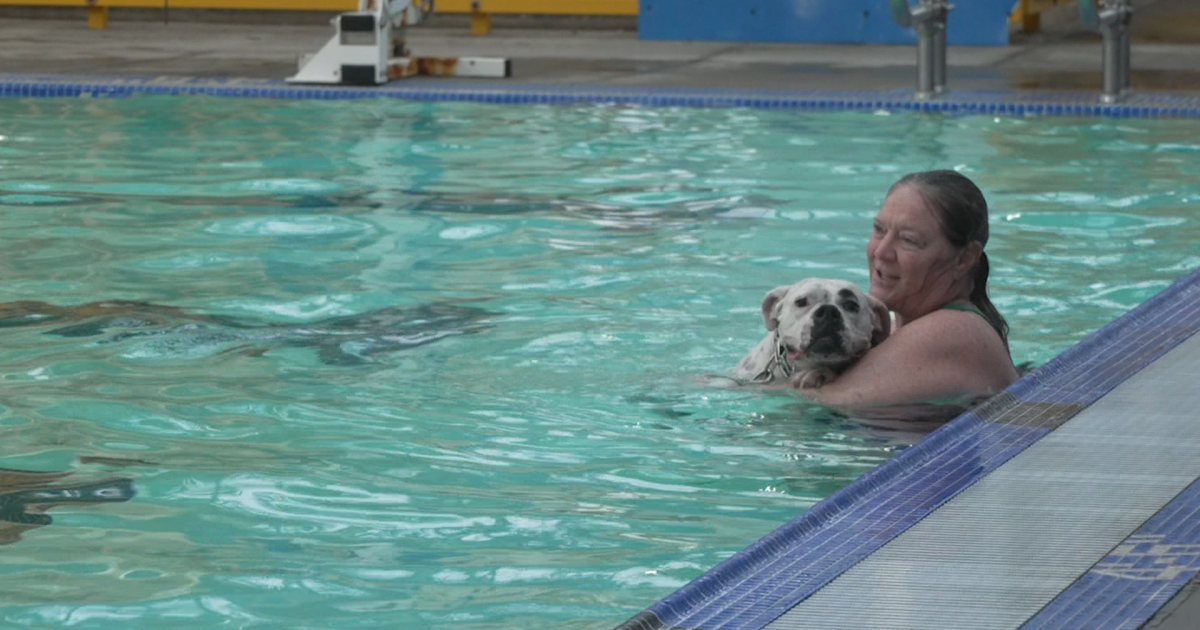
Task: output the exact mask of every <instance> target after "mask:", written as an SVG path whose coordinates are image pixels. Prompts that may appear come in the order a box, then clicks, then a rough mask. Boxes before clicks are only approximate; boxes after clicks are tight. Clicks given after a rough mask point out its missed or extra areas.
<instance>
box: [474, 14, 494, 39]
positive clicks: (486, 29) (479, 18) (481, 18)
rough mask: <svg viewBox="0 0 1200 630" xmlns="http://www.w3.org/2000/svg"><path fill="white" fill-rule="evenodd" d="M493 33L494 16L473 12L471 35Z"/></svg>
mask: <svg viewBox="0 0 1200 630" xmlns="http://www.w3.org/2000/svg"><path fill="white" fill-rule="evenodd" d="M491 32H492V15H491V14H490V13H477V12H474V11H472V12H471V34H472V35H487V34H488V33H491Z"/></svg>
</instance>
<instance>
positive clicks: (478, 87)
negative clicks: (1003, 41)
mask: <svg viewBox="0 0 1200 630" xmlns="http://www.w3.org/2000/svg"><path fill="white" fill-rule="evenodd" d="M136 94H196V95H208V96H223V97H240V98H272V99H318V100H348V99H362V98H397V99H405V100H415V101H462V102H476V103H503V104H574V105H580V104H630V105H647V106H653V107H748V108H757V109H795V110H814V111H836V110H855V109H858V110H862V109H868V110H881V109H882V110H900V111H920V112H937V113H947V114H979V115H1004V116H1100V117H1116V118H1164V117H1172V118H1198V117H1200V95H1183V94H1159V93H1145V94H1141V93H1138V94H1134V95H1133V96H1131V97H1130V98H1129V99H1127V100H1126V101H1124V102H1121V103H1101V102H1100V101H1099V95H1098V94H1095V93H1090V92H1048V91H1029V92H1016V91H996V90H958V91H951V92H949V93H948V94H946V95H944V96H942V97H940V98H938V99H935V100H917V99H915V98H914V97H913V92H912V91H911V90H887V91H802V90H733V89H703V88H692V89H685V88H654V87H610V86H583V85H550V84H528V83H516V82H509V81H503V82H496V81H488V80H474V81H464V80H455V79H426V78H416V79H405V80H402V81H396V82H393V83H389V84H386V85H382V86H378V87H343V86H336V85H331V86H311V85H293V84H289V83H287V82H285V81H282V80H277V79H202V78H189V77H143V76H110V77H73V76H66V75H32V74H0V97H22V98H81V97H83V98H87V97H90V98H121V97H128V96H132V95H136Z"/></svg>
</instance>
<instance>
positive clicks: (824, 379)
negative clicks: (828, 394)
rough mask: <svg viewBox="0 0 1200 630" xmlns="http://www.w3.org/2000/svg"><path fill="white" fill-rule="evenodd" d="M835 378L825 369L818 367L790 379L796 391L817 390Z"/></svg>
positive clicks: (834, 374) (829, 370)
mask: <svg viewBox="0 0 1200 630" xmlns="http://www.w3.org/2000/svg"><path fill="white" fill-rule="evenodd" d="M835 376H837V374H836V373H834V371H833V370H831V369H829V368H827V367H819V368H813V369H811V370H808V371H807V372H801V373H799V374H795V375H793V376H792V378H791V382H792V386H793V387H796V388H798V389H817V388H818V387H821V386H822V385H824V384H825V383H828V382H829V381H832V380H833V378H834V377H835Z"/></svg>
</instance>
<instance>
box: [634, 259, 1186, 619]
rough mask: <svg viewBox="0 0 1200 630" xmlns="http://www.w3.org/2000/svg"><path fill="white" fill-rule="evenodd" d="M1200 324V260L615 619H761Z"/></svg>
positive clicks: (1042, 433) (828, 577) (874, 546)
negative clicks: (970, 406)
mask: <svg viewBox="0 0 1200 630" xmlns="http://www.w3.org/2000/svg"><path fill="white" fill-rule="evenodd" d="M1197 331H1200V270H1196V271H1194V272H1192V273H1191V274H1188V275H1186V276H1184V277H1182V278H1180V279H1179V280H1177V281H1175V282H1174V283H1173V284H1172V285H1171V286H1170V287H1168V288H1166V289H1164V290H1163V291H1162V292H1160V293H1159V294H1158V295H1155V296H1154V297H1152V298H1150V299H1149V300H1147V301H1146V302H1145V303H1144V304H1142V305H1140V306H1138V307H1137V308H1135V309H1133V310H1132V311H1130V312H1128V313H1126V314H1125V315H1123V316H1121V317H1120V318H1118V319H1117V320H1115V321H1114V322H1112V323H1110V324H1109V325H1107V326H1105V327H1104V328H1102V329H1101V330H1099V331H1097V332H1096V333H1094V334H1093V335H1091V336H1090V337H1088V338H1087V339H1085V340H1083V341H1081V342H1080V343H1078V344H1076V345H1075V346H1074V347H1072V348H1071V349H1069V350H1067V351H1066V352H1064V353H1063V354H1061V355H1060V356H1059V357H1057V358H1056V359H1054V360H1052V361H1050V362H1049V363H1047V364H1046V365H1045V366H1043V367H1042V368H1039V369H1038V370H1035V371H1034V372H1033V373H1031V374H1029V375H1027V376H1025V377H1024V378H1022V379H1021V380H1019V381H1017V382H1016V383H1014V384H1013V385H1012V386H1011V387H1009V388H1008V390H1007V391H1006V392H1005V393H1002V394H1000V395H998V396H996V397H994V398H992V399H991V400H989V401H988V402H986V403H985V404H983V405H981V406H979V407H977V408H976V409H974V410H972V411H970V412H967V413H965V414H963V415H961V416H959V417H958V418H956V419H955V420H953V421H951V422H949V423H947V424H946V425H945V426H943V427H942V428H940V429H938V430H937V431H935V432H933V433H932V434H930V435H929V436H928V437H927V438H925V439H924V440H922V441H921V442H920V443H918V444H917V445H916V446H914V447H912V448H909V449H907V450H905V451H904V452H902V453H900V454H899V455H898V456H896V457H895V458H893V459H892V460H890V461H888V462H886V463H884V464H882V465H880V466H879V467H878V468H876V469H874V470H872V471H870V472H868V473H867V474H865V475H863V476H862V477H861V478H859V479H858V480H857V481H855V482H853V483H851V484H850V485H848V486H846V487H844V488H842V489H841V490H838V491H837V492H835V493H834V494H832V495H831V496H830V497H828V498H827V499H825V500H824V501H821V502H820V503H818V504H817V505H815V506H813V508H812V509H810V510H809V511H808V512H807V513H805V514H803V515H801V516H799V517H797V518H796V519H794V520H792V521H790V522H789V523H786V524H785V525H783V526H781V527H779V528H778V529H776V530H775V531H773V532H771V533H770V534H768V535H766V536H764V537H763V538H762V539H760V540H759V541H757V542H755V543H753V544H752V545H750V546H749V547H747V548H746V549H744V550H742V551H741V552H739V553H737V554H735V555H734V556H733V557H731V558H729V559H727V560H725V561H724V562H722V563H720V564H718V565H717V566H716V567H713V568H712V569H711V570H709V571H708V572H706V573H705V574H703V575H701V576H700V577H698V578H696V579H695V580H693V581H692V582H689V583H688V584H686V585H684V586H683V587H682V588H680V589H679V590H677V591H675V592H674V593H672V594H670V595H668V596H667V597H665V598H663V599H662V600H660V601H658V602H656V603H654V604H652V605H651V606H650V607H649V608H647V609H646V610H645V611H643V612H641V613H639V614H638V615H636V616H634V617H633V618H631V619H629V620H628V621H626V622H625V623H624V624H622V625H620V626H618V630H657V629H660V628H672V629H676V630H734V629H737V630H759V629H760V628H763V627H764V626H766V625H767V624H768V623H770V622H771V621H773V620H774V619H776V618H778V617H779V616H780V615H782V614H783V613H785V612H787V611H788V610H790V609H791V608H792V607H793V606H795V605H796V604H798V603H800V602H801V601H803V600H804V599H806V598H808V597H809V596H810V595H812V594H813V593H815V592H816V591H817V590H818V589H820V588H822V587H823V586H824V585H825V584H827V583H829V582H830V581H831V580H833V579H834V578H835V577H837V576H838V575H840V574H841V573H842V572H844V571H845V570H847V569H849V568H850V567H851V566H853V565H855V564H857V563H858V562H859V561H861V560H862V559H864V558H866V557H867V556H868V555H870V554H871V553H873V552H874V551H876V550H878V549H879V548H880V547H882V546H883V545H884V544H886V543H887V542H888V541H890V540H891V539H893V538H895V537H896V536H898V535H900V534H901V533H903V532H904V531H905V530H907V529H908V528H910V527H912V526H913V525H915V524H916V523H917V522H919V521H920V520H921V519H923V518H924V517H925V516H927V515H929V514H930V513H932V512H933V511H934V510H936V509H937V508H938V507H939V506H941V505H942V504H943V503H945V502H946V501H948V500H950V499H951V498H953V497H954V496H955V495H957V494H958V493H960V492H961V491H963V490H964V489H966V488H967V487H969V486H971V485H972V484H974V483H975V482H976V481H979V480H980V479H982V478H983V477H984V476H986V475H987V474H988V473H990V472H992V471H993V470H995V469H996V468H998V467H999V466H1000V465H1001V464H1003V463H1004V462H1006V461H1008V460H1009V459H1010V458H1012V457H1013V456H1015V455H1016V454H1017V453H1020V452H1021V451H1023V450H1025V449H1026V448H1028V447H1029V446H1031V445H1032V444H1034V443H1035V442H1036V441H1037V440H1039V439H1040V438H1042V437H1043V436H1045V435H1047V434H1048V433H1050V432H1051V431H1053V430H1054V429H1055V428H1057V427H1058V426H1060V425H1061V424H1062V423H1063V422H1065V421H1066V420H1067V419H1069V418H1070V417H1072V416H1073V415H1075V414H1077V413H1078V412H1079V411H1081V410H1082V409H1084V408H1086V407H1087V405H1090V404H1091V403H1093V402H1095V401H1096V400H1097V399H1099V398H1100V397H1101V396H1103V395H1104V394H1105V393H1108V392H1109V391H1112V389H1113V388H1115V387H1116V386H1117V385H1119V384H1120V383H1122V382H1124V381H1125V380H1126V379H1128V378H1129V377H1131V376H1133V375H1134V374H1136V373H1137V372H1138V371H1139V370H1141V369H1142V368H1144V367H1145V366H1147V365H1149V364H1150V363H1152V362H1153V361H1155V360H1156V359H1158V358H1159V357H1161V356H1162V355H1164V354H1166V353H1167V352H1168V351H1170V350H1171V349H1172V348H1174V347H1176V346H1177V345H1179V344H1180V343H1182V342H1184V341H1185V340H1187V339H1188V338H1189V337H1191V336H1192V335H1194V334H1195V333H1196V332H1197ZM1156 518H1157V517H1156ZM1148 526H1149V525H1148ZM1197 527H1200V526H1197ZM1148 535H1150V534H1148ZM1171 540H1172V541H1173V540H1174V539H1171ZM1188 558H1189V561H1191V560H1194V558H1192V557H1191V556H1188ZM1120 561H1121V560H1120V558H1117V559H1114V560H1112V562H1113V563H1119V562H1120ZM1098 566H1099V565H1098ZM1189 566H1190V565H1189ZM1103 586H1104V585H1100V587H1101V588H1103ZM1172 593H1173V591H1172ZM1167 597H1168V599H1169V595H1168V596H1167ZM1155 601H1157V599H1156V600H1155ZM1163 601H1165V600H1163ZM1147 607H1148V606H1147ZM1151 613H1153V611H1151ZM1045 627H1046V628H1050V627H1063V628H1066V627H1070V628H1081V627H1082V626H1078V625H1075V626H1045ZM1096 627H1104V628H1106V629H1107V628H1108V627H1109V626H1096ZM1112 627H1125V626H1112Z"/></svg>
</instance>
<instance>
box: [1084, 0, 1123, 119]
mask: <svg viewBox="0 0 1200 630" xmlns="http://www.w3.org/2000/svg"><path fill="white" fill-rule="evenodd" d="M1079 15H1080V17H1081V18H1083V23H1084V24H1085V25H1086V26H1087V27H1088V28H1090V29H1093V30H1098V31H1100V35H1101V38H1102V46H1101V61H1102V63H1103V66H1104V91H1103V92H1102V93H1101V94H1100V100H1101V101H1103V102H1105V103H1114V102H1116V101H1118V100H1120V99H1121V98H1122V97H1123V96H1125V95H1127V94H1129V93H1130V91H1131V89H1130V60H1129V57H1130V55H1129V50H1130V47H1131V46H1130V41H1131V40H1130V24H1131V23H1132V21H1133V6H1132V5H1131V4H1130V3H1129V0H1104V1H1103V2H1102V1H1101V0H1079Z"/></svg>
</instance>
